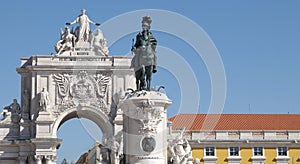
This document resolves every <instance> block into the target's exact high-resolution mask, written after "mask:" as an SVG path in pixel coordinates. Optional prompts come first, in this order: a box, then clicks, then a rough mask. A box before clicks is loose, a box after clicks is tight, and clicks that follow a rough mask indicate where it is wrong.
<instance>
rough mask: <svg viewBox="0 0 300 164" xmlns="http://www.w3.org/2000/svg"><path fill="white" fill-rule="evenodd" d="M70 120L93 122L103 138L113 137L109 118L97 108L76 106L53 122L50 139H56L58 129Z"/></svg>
mask: <svg viewBox="0 0 300 164" xmlns="http://www.w3.org/2000/svg"><path fill="white" fill-rule="evenodd" d="M72 118H86V119H89V120H91V121H93V122H94V123H95V124H97V125H98V127H99V128H100V129H101V131H102V133H103V136H106V137H111V136H113V131H114V129H113V125H112V124H111V123H110V121H109V117H108V116H107V115H106V114H104V113H103V112H102V111H101V110H100V109H99V108H95V107H91V106H78V107H75V108H71V109H68V110H66V111H65V112H63V113H62V114H60V115H59V116H58V118H57V119H56V120H55V121H54V123H53V127H52V137H53V138H57V131H58V129H59V127H60V126H61V125H62V124H63V123H64V122H66V121H68V120H70V119H72Z"/></svg>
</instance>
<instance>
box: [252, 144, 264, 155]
mask: <svg viewBox="0 0 300 164" xmlns="http://www.w3.org/2000/svg"><path fill="white" fill-rule="evenodd" d="M255 148H261V149H262V154H261V155H255ZM264 151H265V149H264V147H262V146H255V147H253V148H252V152H253V153H252V156H253V157H262V156H264V155H265V152H264Z"/></svg>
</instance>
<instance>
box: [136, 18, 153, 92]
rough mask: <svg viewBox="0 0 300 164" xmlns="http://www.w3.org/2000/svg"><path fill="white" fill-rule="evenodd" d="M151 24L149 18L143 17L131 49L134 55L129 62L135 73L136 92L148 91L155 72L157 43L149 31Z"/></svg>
mask: <svg viewBox="0 0 300 164" xmlns="http://www.w3.org/2000/svg"><path fill="white" fill-rule="evenodd" d="M151 22H152V20H151V18H150V17H149V16H145V17H143V19H142V29H143V31H142V32H140V33H138V34H137V36H136V42H135V44H134V45H133V46H132V49H131V51H133V52H134V54H135V56H134V57H133V59H132V62H131V67H133V68H134V71H135V77H136V86H137V90H150V87H151V78H152V73H156V72H157V70H156V65H157V57H156V52H155V49H156V45H157V41H156V39H155V38H154V36H153V34H152V33H151V32H150V31H149V30H150V27H151V26H150V25H151Z"/></svg>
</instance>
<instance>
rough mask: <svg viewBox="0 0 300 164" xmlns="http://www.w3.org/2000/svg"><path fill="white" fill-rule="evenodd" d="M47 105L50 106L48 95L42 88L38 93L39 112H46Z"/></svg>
mask: <svg viewBox="0 0 300 164" xmlns="http://www.w3.org/2000/svg"><path fill="white" fill-rule="evenodd" d="M49 104H50V99H49V94H48V92H47V91H46V89H45V88H43V89H42V91H41V93H40V101H39V105H40V111H47V109H48V107H49Z"/></svg>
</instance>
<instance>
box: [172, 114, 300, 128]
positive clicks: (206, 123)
mask: <svg viewBox="0 0 300 164" xmlns="http://www.w3.org/2000/svg"><path fill="white" fill-rule="evenodd" d="M169 121H171V122H172V123H173V124H172V129H173V130H176V129H180V128H184V127H185V128H186V130H300V114H178V115H176V116H174V117H171V118H169Z"/></svg>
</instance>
